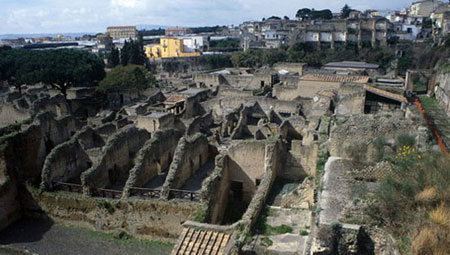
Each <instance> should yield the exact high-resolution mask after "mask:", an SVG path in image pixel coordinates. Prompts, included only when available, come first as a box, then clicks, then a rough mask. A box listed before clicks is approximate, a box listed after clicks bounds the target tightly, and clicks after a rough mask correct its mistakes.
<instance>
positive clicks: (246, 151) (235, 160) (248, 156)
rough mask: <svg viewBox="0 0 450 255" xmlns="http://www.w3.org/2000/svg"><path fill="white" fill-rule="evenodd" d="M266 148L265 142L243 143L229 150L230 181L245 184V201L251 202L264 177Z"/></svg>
mask: <svg viewBox="0 0 450 255" xmlns="http://www.w3.org/2000/svg"><path fill="white" fill-rule="evenodd" d="M265 147H266V146H265V142H264V141H243V142H241V143H239V144H237V145H234V146H232V147H231V148H229V150H228V156H229V162H228V169H229V171H230V173H229V179H230V181H238V182H242V183H243V192H244V200H245V201H250V200H251V198H252V197H253V195H254V194H255V191H256V182H257V180H261V179H262V177H263V175H264V157H265Z"/></svg>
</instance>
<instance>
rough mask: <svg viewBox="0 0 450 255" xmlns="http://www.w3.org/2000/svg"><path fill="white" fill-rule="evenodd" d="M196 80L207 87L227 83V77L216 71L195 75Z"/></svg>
mask: <svg viewBox="0 0 450 255" xmlns="http://www.w3.org/2000/svg"><path fill="white" fill-rule="evenodd" d="M194 81H195V83H196V84H197V86H199V85H204V86H206V87H207V88H215V87H218V86H219V85H221V84H224V83H225V79H224V78H223V76H222V75H220V74H214V73H199V74H195V75H194Z"/></svg>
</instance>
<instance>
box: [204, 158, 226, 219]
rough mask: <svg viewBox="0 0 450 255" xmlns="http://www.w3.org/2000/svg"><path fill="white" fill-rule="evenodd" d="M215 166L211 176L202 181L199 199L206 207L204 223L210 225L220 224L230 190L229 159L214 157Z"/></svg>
mask: <svg viewBox="0 0 450 255" xmlns="http://www.w3.org/2000/svg"><path fill="white" fill-rule="evenodd" d="M215 161H216V165H215V168H214V170H213V172H212V173H211V175H210V176H209V177H208V178H207V179H206V180H205V181H204V183H203V187H202V191H201V198H202V202H204V203H205V204H206V206H207V211H206V218H205V221H206V222H208V223H212V224H220V222H221V221H222V219H223V217H224V214H225V210H226V207H227V204H228V194H229V192H228V191H229V188H230V181H229V169H228V167H229V166H228V162H229V158H228V156H227V155H224V154H219V155H217V156H216V159H215Z"/></svg>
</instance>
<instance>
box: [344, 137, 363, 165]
mask: <svg viewBox="0 0 450 255" xmlns="http://www.w3.org/2000/svg"><path fill="white" fill-rule="evenodd" d="M345 152H346V153H347V155H348V156H349V157H350V159H351V161H352V164H353V166H354V167H355V168H361V167H363V166H364V163H365V161H366V155H367V144H365V143H355V144H353V145H350V146H348V147H347V148H346V149H345Z"/></svg>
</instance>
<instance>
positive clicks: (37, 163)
mask: <svg viewBox="0 0 450 255" xmlns="http://www.w3.org/2000/svg"><path fill="white" fill-rule="evenodd" d="M30 123H31V124H30ZM65 123H67V122H64V121H61V122H59V121H58V120H55V119H54V118H53V116H52V115H51V114H50V115H48V114H45V113H43V114H39V115H38V116H37V117H36V118H35V119H29V120H27V121H24V122H23V123H21V124H18V125H13V126H8V127H7V128H3V129H1V130H0V133H1V134H2V135H3V136H2V137H0V229H2V228H4V227H6V226H7V225H8V224H10V223H12V222H14V221H15V220H16V219H18V218H20V216H21V213H22V209H21V204H22V203H21V201H20V200H21V199H20V196H19V195H20V194H19V192H18V189H17V185H18V184H17V183H18V182H21V183H24V182H26V181H30V182H31V183H33V184H37V183H39V182H40V177H41V169H42V165H43V162H44V159H45V157H46V155H47V151H48V150H50V149H51V148H52V145H54V144H55V145H57V143H58V142H61V141H63V140H64V139H65V138H66V133H65V132H63V133H60V132H61V130H62V129H61V128H60V125H61V124H65ZM67 131H70V126H69V128H68V129H67Z"/></svg>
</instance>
